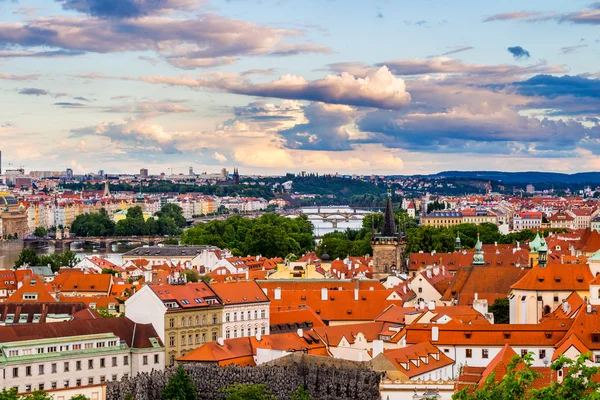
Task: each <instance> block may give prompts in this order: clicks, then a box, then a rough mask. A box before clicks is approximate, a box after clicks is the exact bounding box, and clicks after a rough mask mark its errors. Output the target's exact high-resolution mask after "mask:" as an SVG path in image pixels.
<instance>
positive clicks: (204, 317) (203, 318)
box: [202, 315, 206, 325]
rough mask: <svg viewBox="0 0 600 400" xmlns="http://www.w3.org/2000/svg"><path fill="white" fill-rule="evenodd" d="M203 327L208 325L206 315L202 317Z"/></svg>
mask: <svg viewBox="0 0 600 400" xmlns="http://www.w3.org/2000/svg"><path fill="white" fill-rule="evenodd" d="M202 325H206V315H203V316H202Z"/></svg>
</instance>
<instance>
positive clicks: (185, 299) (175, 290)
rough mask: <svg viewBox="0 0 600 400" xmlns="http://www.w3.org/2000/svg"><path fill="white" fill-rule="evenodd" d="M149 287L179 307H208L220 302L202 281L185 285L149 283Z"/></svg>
mask: <svg viewBox="0 0 600 400" xmlns="http://www.w3.org/2000/svg"><path fill="white" fill-rule="evenodd" d="M149 287H150V289H151V290H152V291H153V292H154V294H156V296H157V297H158V298H159V299H161V300H162V301H163V302H176V303H177V304H178V305H179V307H181V308H194V307H209V306H211V305H220V304H221V302H220V301H219V300H218V297H217V295H216V293H215V292H213V290H212V289H211V288H210V286H208V285H207V284H206V283H204V282H197V283H188V284H185V285H150V286H149ZM212 303H214V304H212Z"/></svg>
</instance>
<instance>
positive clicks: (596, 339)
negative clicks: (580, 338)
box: [592, 333, 600, 343]
mask: <svg viewBox="0 0 600 400" xmlns="http://www.w3.org/2000/svg"><path fill="white" fill-rule="evenodd" d="M592 342H593V343H598V342H600V335H599V334H597V333H593V334H592Z"/></svg>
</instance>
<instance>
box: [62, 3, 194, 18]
mask: <svg viewBox="0 0 600 400" xmlns="http://www.w3.org/2000/svg"><path fill="white" fill-rule="evenodd" d="M55 1H57V2H59V3H62V7H63V8H64V9H65V10H75V11H78V12H81V13H86V14H89V15H92V16H94V17H103V18H135V17H141V16H145V15H149V14H155V13H158V12H164V11H169V10H192V9H194V8H196V7H197V6H198V3H199V1H198V0H55Z"/></svg>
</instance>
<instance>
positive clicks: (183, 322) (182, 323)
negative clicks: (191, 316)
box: [181, 317, 185, 326]
mask: <svg viewBox="0 0 600 400" xmlns="http://www.w3.org/2000/svg"><path fill="white" fill-rule="evenodd" d="M181 326H185V317H181Z"/></svg>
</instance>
